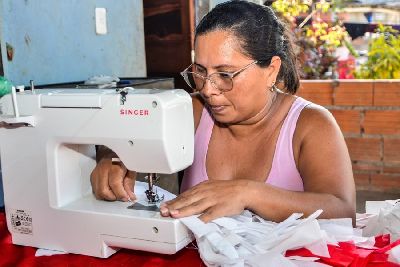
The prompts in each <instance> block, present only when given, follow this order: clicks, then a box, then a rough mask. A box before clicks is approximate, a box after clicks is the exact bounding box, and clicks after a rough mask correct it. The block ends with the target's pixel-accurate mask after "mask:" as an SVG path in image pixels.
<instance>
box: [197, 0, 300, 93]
mask: <svg viewBox="0 0 400 267" xmlns="http://www.w3.org/2000/svg"><path fill="white" fill-rule="evenodd" d="M215 30H228V31H231V32H232V33H233V34H235V36H236V37H237V38H238V40H239V42H240V44H241V48H242V49H243V53H245V54H246V55H248V56H250V57H251V58H253V59H254V60H258V61H259V63H257V64H258V65H260V66H262V67H264V66H268V65H269V64H270V63H271V59H272V57H273V56H278V57H280V58H281V61H282V65H281V69H280V71H279V74H278V77H277V82H281V83H283V84H284V86H285V88H286V90H287V91H288V92H289V93H292V94H294V93H296V91H297V89H298V87H299V85H300V80H299V72H298V68H297V59H296V56H295V53H294V51H293V45H292V40H291V36H290V34H289V31H288V30H287V28H286V27H285V24H284V23H283V22H281V21H280V20H279V19H278V18H277V16H276V15H275V13H274V11H273V10H272V9H271V8H270V7H267V6H262V5H258V4H255V3H251V2H247V1H240V0H236V1H235V0H234V1H228V2H225V3H222V4H219V5H217V6H216V7H215V8H214V9H212V10H211V11H210V12H209V13H208V14H207V15H205V16H204V18H203V19H202V20H201V21H200V23H199V25H197V27H196V36H198V35H202V34H206V33H209V32H212V31H215Z"/></svg>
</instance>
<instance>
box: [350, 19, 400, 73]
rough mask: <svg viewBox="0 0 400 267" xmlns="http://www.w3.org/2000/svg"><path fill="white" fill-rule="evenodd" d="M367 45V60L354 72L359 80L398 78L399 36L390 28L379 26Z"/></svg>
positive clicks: (399, 58)
mask: <svg viewBox="0 0 400 267" xmlns="http://www.w3.org/2000/svg"><path fill="white" fill-rule="evenodd" d="M376 33H377V37H376V38H373V39H372V40H371V42H370V44H369V52H368V60H367V62H366V63H364V64H362V65H361V66H360V68H359V69H358V70H357V71H356V73H355V74H356V77H357V78H361V79H399V78H400V55H399V51H400V35H399V32H398V31H397V30H395V29H393V28H392V27H391V26H383V25H379V26H378V28H377V31H376Z"/></svg>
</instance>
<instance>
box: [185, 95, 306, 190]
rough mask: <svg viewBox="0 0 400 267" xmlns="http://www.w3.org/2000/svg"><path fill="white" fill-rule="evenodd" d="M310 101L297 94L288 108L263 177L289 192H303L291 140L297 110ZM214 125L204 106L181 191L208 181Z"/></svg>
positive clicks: (299, 110) (297, 113)
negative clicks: (267, 172) (208, 165)
mask: <svg viewBox="0 0 400 267" xmlns="http://www.w3.org/2000/svg"><path fill="white" fill-rule="evenodd" d="M309 104H311V103H310V102H308V101H307V100H304V99H303V98H301V97H297V98H296V100H295V101H294V102H293V104H292V106H291V107H290V110H289V112H288V114H287V116H286V118H285V120H284V122H283V125H282V128H281V130H280V132H279V136H278V140H277V143H276V147H275V153H274V158H273V160H272V166H271V171H270V173H269V175H268V177H267V179H266V183H267V184H270V185H273V186H275V187H279V188H282V189H286V190H291V191H304V187H303V179H302V178H301V176H300V173H299V171H298V170H297V167H296V163H295V160H294V156H293V145H292V141H293V135H294V131H295V129H296V123H297V120H298V118H299V115H300V112H301V111H302V110H303V108H304V107H306V106H307V105H309ZM213 126H214V120H213V118H212V117H211V115H210V113H209V111H208V110H207V108H204V109H203V112H202V115H201V119H200V123H199V125H198V127H197V130H196V134H195V137H194V145H195V149H194V161H193V164H192V165H191V166H190V167H189V168H187V169H186V170H185V173H184V176H183V180H182V185H181V192H184V191H186V190H188V189H189V188H191V187H193V186H195V185H197V184H198V183H201V182H203V181H205V180H208V175H207V171H206V157H207V150H208V143H209V142H210V138H211V133H212V129H213Z"/></svg>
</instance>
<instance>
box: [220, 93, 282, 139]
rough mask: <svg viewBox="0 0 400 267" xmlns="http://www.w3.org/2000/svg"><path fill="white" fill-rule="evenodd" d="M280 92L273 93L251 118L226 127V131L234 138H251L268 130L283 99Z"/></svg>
mask: <svg viewBox="0 0 400 267" xmlns="http://www.w3.org/2000/svg"><path fill="white" fill-rule="evenodd" d="M284 95H285V94H283V93H281V92H276V91H275V92H273V93H272V95H271V97H270V98H269V99H268V100H267V101H266V103H265V105H264V106H263V107H262V109H261V110H260V111H259V112H257V113H256V114H255V115H253V116H252V117H250V118H248V119H246V120H244V121H242V122H239V123H235V124H229V125H226V128H227V130H229V132H230V133H231V134H232V136H233V137H234V138H238V139H241V138H246V139H249V138H252V137H254V136H257V135H259V134H261V133H262V132H264V131H265V130H266V129H269V128H270V127H268V126H271V124H272V122H273V121H274V119H275V116H273V115H274V114H276V112H277V111H278V107H279V106H280V104H281V103H282V101H283V99H284Z"/></svg>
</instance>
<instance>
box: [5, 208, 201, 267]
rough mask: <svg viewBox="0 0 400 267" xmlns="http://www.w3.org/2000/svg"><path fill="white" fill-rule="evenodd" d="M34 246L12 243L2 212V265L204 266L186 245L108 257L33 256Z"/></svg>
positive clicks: (79, 266) (12, 266) (15, 266)
mask: <svg viewBox="0 0 400 267" xmlns="http://www.w3.org/2000/svg"><path fill="white" fill-rule="evenodd" d="M35 252H36V248H32V247H24V246H17V245H13V244H12V242H11V235H10V233H9V232H8V230H7V223H6V218H5V215H4V212H1V213H0V266H1V267H43V266H57V267H58V266H61V267H62V266H66V267H67V266H68V267H81V266H85V267H94V266H104V267H116V266H118V267H122V266H126V267H131V266H135V267H139V266H143V267H153V266H160V267H163V266H168V267H169V266H180V267H182V266H196V267H197V266H199V267H201V266H205V265H204V264H203V262H202V261H201V259H200V257H199V253H198V251H197V249H190V248H185V249H182V250H181V251H179V252H178V253H176V254H175V255H162V254H155V253H150V252H143V251H134V250H127V249H122V250H120V251H118V252H117V253H115V254H114V255H112V256H111V257H110V258H108V259H99V258H94V257H89V256H82V255H75V254H64V255H53V256H41V257H35Z"/></svg>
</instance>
